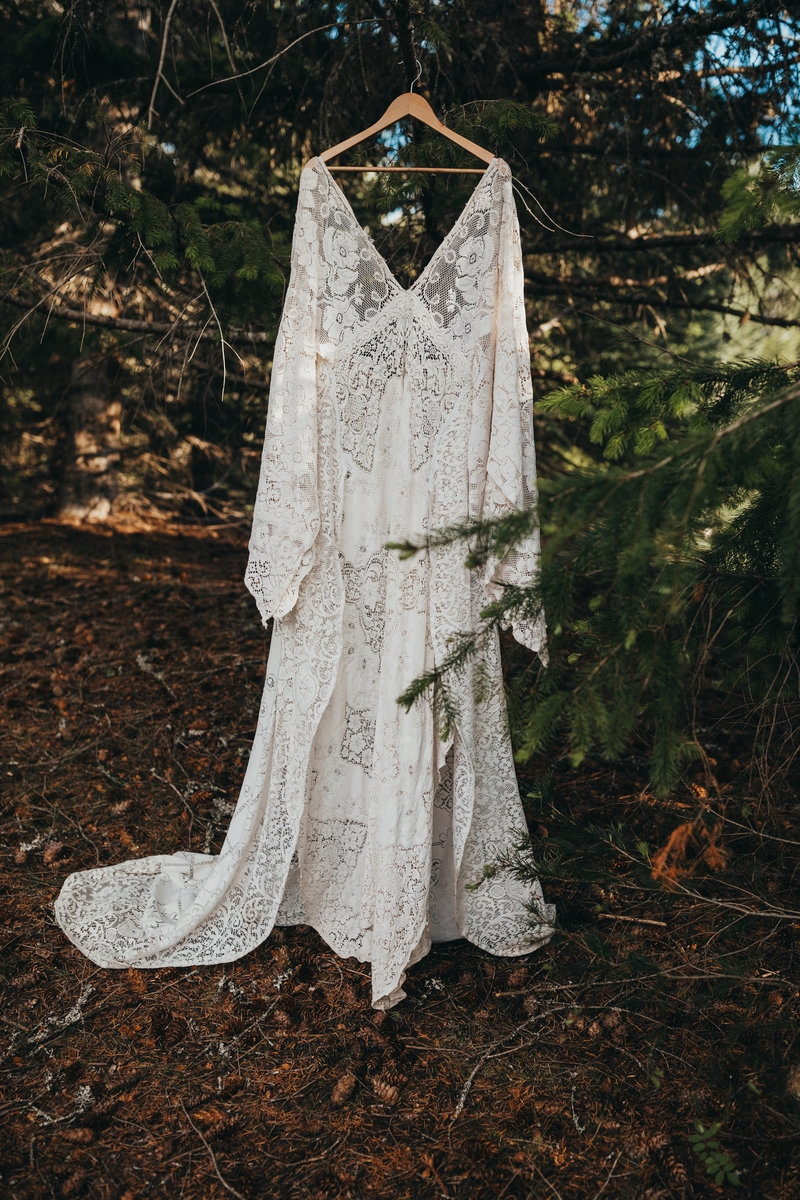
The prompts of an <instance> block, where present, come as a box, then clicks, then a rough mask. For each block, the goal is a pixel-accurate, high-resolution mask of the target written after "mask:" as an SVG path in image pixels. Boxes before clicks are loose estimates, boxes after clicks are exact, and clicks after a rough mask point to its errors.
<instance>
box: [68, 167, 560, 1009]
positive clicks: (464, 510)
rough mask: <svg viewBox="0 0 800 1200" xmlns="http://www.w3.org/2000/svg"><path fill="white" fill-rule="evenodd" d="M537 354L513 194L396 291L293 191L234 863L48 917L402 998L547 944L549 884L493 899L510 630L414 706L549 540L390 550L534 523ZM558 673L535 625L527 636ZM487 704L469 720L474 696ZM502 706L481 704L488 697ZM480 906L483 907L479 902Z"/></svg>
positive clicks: (80, 936) (91, 897) (313, 175)
mask: <svg viewBox="0 0 800 1200" xmlns="http://www.w3.org/2000/svg"><path fill="white" fill-rule="evenodd" d="M532 409H533V401H532V387H531V375H530V353H529V345H528V334H527V328H526V320H525V309H524V295H523V273H522V255H521V246H520V235H519V222H518V218H517V212H516V206H515V201H514V195H513V191H512V180H511V172H510V169H509V166H508V164H507V163H506V162H505V161H504V160H503V159H502V158H497V157H495V158H493V159H492V161H491V163H490V164H489V165H488V167H487V168H486V170H485V171H484V172H483V174H482V175H481V177H480V180H479V181H478V183H477V185H476V187H475V189H474V191H473V192H472V194H471V196H470V198H469V200H468V201H467V203H466V205H465V207H464V209H463V210H462V212H461V214H460V216H459V218H458V220H457V221H456V223H455V225H454V226H453V227H452V229H451V230H450V232H449V233H448V234H447V236H446V237H445V238H444V240H443V241H442V242H441V244H440V245H439V246H438V248H437V250H436V252H435V253H434V255H433V257H432V258H431V259H430V261H429V262H428V263H427V265H426V266H425V268H424V269H423V270H422V273H421V274H420V275H419V276H418V278H417V279H416V280H415V282H414V283H413V284H412V285H411V287H409V288H403V287H401V286H400V284H399V283H398V282H397V280H396V279H395V277H394V275H393V274H392V272H391V271H390V270H389V267H388V265H387V264H386V262H385V261H384V259H383V258H382V256H381V255H380V254H379V253H378V251H377V249H376V247H375V245H374V244H373V241H372V239H371V237H370V235H369V234H368V232H367V230H365V229H364V228H363V227H362V226H361V225H360V224H359V223H358V221H357V219H356V217H355V214H354V211H353V209H352V207H351V206H350V203H349V201H348V200H347V198H346V197H345V195H344V193H343V191H342V190H341V188H340V187H339V185H338V184H337V183H336V181H335V180H334V178H333V176H332V174H331V173H330V171H329V170H328V168H327V166H326V165H325V163H324V162H323V160H322V159H321V158H320V157H314V158H311V159H310V160H309V161H308V162H307V163H306V165H305V166H304V167H303V169H302V171H301V175H300V182H299V189H298V199H297V212H296V219H295V227H294V233H293V242H292V254H291V273H290V278H289V284H288V288H287V293H286V297H285V302H284V308H283V311H282V315H281V321H280V325H279V330H278V335H277V340H276V345H275V352H274V360H273V367H272V375H271V379H270V393H269V405H268V412H267V420H266V436H265V441H264V447H263V454H262V461H261V472H260V479H259V484H258V489H257V494H256V499H255V507H254V513H253V522H252V532H251V536H250V541H249V557H248V562H247V568H246V573H245V584H246V586H247V588H248V590H249V591H250V592H251V593H252V595H253V597H254V599H255V601H256V603H257V606H258V610H259V612H260V615H261V618H262V620H263V623H264V624H265V625H266V624H267V622H268V621H269V620H270V618H274V621H273V630H272V638H271V643H270V649H269V657H268V661H267V668H266V678H265V681H264V690H263V694H262V699H261V704H260V710H259V714H258V723H257V727H256V731H255V735H254V739H253V745H252V751H251V755H250V759H249V762H248V764H247V767H246V770H245V775H244V779H243V782H242V785H241V790H240V792H239V797H238V801H237V803H236V806H235V810H234V812H233V815H232V817H231V822H230V826H229V828H228V831H227V834H226V837H225V841H224V844H223V846H222V848H221V850H220V852H219V853H218V854H201V853H196V852H193V851H189V850H180V851H178V852H177V853H172V854H159V855H154V856H151V857H146V858H141V859H134V860H130V861H126V862H119V863H115V864H111V865H108V866H104V867H99V868H94V869H89V870H83V871H77V872H74V873H73V874H71V875H69V876H68V877H67V878H66V879H65V881H64V884H63V886H62V889H61V892H60V894H59V896H58V897H57V899H56V902H55V916H56V920H57V922H58V924H59V926H60V927H61V929H62V930H63V931H64V933H65V934H66V935H67V936H68V937H69V938H70V939H71V941H72V942H73V943H74V944H75V945H76V946H77V947H78V948H79V949H80V950H81V951H82V952H83V953H84V954H85V955H86V956H87V957H88V958H90V959H91V960H92V961H93V962H95V963H97V964H98V965H100V966H104V967H153V968H155V967H171V966H192V965H197V964H207V963H222V962H230V961H233V960H235V959H237V958H240V957H241V956H242V955H245V954H247V953H248V952H249V951H251V950H253V949H254V948H255V947H256V946H258V945H259V944H260V943H261V942H263V941H264V940H265V939H266V938H267V937H268V935H269V933H270V932H271V930H272V929H273V927H274V926H275V925H291V924H295V923H301V922H302V923H305V924H309V925H311V926H313V928H314V929H316V930H317V931H318V932H319V934H320V935H321V936H322V938H323V939H324V940H325V941H326V942H327V943H328V945H329V946H331V948H332V949H333V950H334V951H335V952H336V953H337V954H339V955H341V956H343V957H347V956H351V955H352V956H355V958H357V959H359V960H361V961H363V962H369V963H371V964H372V1004H373V1007H374V1008H390V1007H392V1006H393V1005H395V1004H397V1003H398V1002H399V1001H400V1000H402V999H403V998H404V997H405V995H406V993H405V991H404V990H403V987H402V985H403V982H404V980H405V978H406V970H407V968H408V967H409V966H410V965H411V964H412V963H415V962H417V961H418V960H419V959H420V958H422V957H423V956H424V955H425V954H427V953H428V951H429V949H430V946H431V943H432V942H435V941H447V940H452V939H457V938H466V939H468V940H469V941H470V942H472V943H474V944H475V945H477V946H479V947H482V948H483V949H484V950H486V951H488V952H489V953H491V954H495V955H521V954H526V953H529V952H530V951H531V950H534V949H536V948H537V947H540V946H542V945H543V944H544V943H546V942H547V941H548V940H549V939H550V938H551V937H552V935H553V931H554V918H555V905H553V904H546V903H545V902H544V899H543V895H542V888H541V885H540V883H539V882H538V881H536V882H535V883H534V884H530V883H523V882H521V881H519V880H516V879H514V878H513V876H512V875H511V873H510V872H509V871H507V870H506V869H499V870H497V871H496V872H495V873H494V874H491V873H486V872H484V865H485V864H491V863H492V861H493V859H494V858H495V856H496V855H497V853H498V852H500V851H502V850H505V849H508V848H509V847H510V846H511V845H512V844H513V843H514V842H515V841H517V840H519V839H520V838H521V837H523V836H524V834H525V829H526V826H525V819H524V813H523V809H522V803H521V800H520V795H519V790H518V785H517V780H516V775H515V771H514V761H513V754H512V748H511V742H510V739H509V733H508V717H507V710H506V708H505V702H504V695H503V690H502V671H501V661H500V652H499V638H498V634H497V631H496V630H493V631H492V634H491V636H489V637H488V638H487V639H485V643H484V645H483V648H482V650H481V652H480V653H479V654H478V655H477V656H476V657H475V658H474V659H472V660H470V661H469V662H468V663H467V665H466V666H465V668H464V669H463V670H462V671H461V672H460V674H459V675H457V676H456V677H455V678H453V679H451V680H450V689H451V692H452V694H453V697H454V699H455V701H456V707H457V710H458V715H457V718H456V721H455V725H454V727H453V729H452V731H451V732H450V734H449V735H448V736H447V737H446V738H442V737H441V736H440V730H439V728H438V727H437V722H436V721H435V720H434V718H433V715H432V709H431V704H430V702H429V701H428V702H426V703H423V702H421V701H418V702H417V703H415V704H414V705H412V706H411V708H410V709H406V708H405V707H404V706H403V705H401V704H399V703H398V702H397V697H398V696H399V695H400V693H401V692H403V691H404V690H405V689H406V687H407V686H408V685H409V683H410V682H411V681H412V680H413V679H415V678H416V677H417V676H418V675H420V674H421V673H422V672H424V671H428V670H430V669H431V668H432V667H433V666H434V665H435V664H438V663H440V662H441V661H442V659H443V658H444V657H445V656H446V655H447V653H448V651H449V650H450V649H451V646H450V644H449V639H450V638H451V637H452V636H453V635H456V634H458V633H459V632H462V631H468V630H470V629H476V628H478V627H479V625H480V624H481V620H480V617H479V614H480V611H481V609H483V608H485V606H486V605H487V604H488V603H489V602H490V601H491V600H493V599H495V598H497V597H498V596H499V595H500V594H501V591H502V584H503V583H514V584H519V585H524V584H526V583H529V582H530V581H531V580H533V579H534V578H535V577H536V575H537V572H538V567H539V536H538V531H536V532H533V533H531V534H530V535H529V536H528V537H527V538H526V539H525V541H524V542H523V543H522V544H521V545H519V546H518V547H516V548H514V549H513V550H511V551H509V552H508V553H507V554H506V555H505V556H504V557H503V558H502V559H501V560H500V561H498V560H497V558H496V557H494V558H492V559H491V560H490V561H489V562H487V563H486V565H485V567H484V568H482V569H472V570H470V569H468V568H467V567H465V565H464V558H465V557H466V552H467V548H466V547H465V545H464V544H463V543H461V544H460V545H459V544H456V545H450V546H435V545H434V546H430V547H428V548H427V549H426V550H425V551H423V552H421V553H418V554H417V555H412V556H411V557H408V558H405V559H402V558H400V557H399V555H398V554H397V552H396V551H395V550H390V549H386V548H385V543H386V542H387V541H393V540H394V541H397V540H403V539H406V538H412V539H413V538H414V537H415V536H416V535H422V534H424V533H425V532H426V531H429V530H435V529H440V528H443V527H444V526H446V525H449V524H452V523H453V522H455V521H459V520H463V519H465V518H473V517H477V516H481V515H483V516H484V517H493V516H499V515H501V514H504V513H508V512H512V511H514V510H516V509H520V508H525V507H529V506H531V505H534V504H535V503H536V501H537V490H536V463H535V452H534V440H533V417H532ZM511 628H512V630H513V635H514V637H515V638H516V639H517V640H518V641H519V642H521V643H522V644H524V645H525V646H527V647H528V648H529V649H530V650H531V651H534V652H536V653H537V654H538V655H539V656H540V658H541V659H542V661H543V662H545V661H546V655H547V650H546V631H545V621H544V614H543V613H540V614H539V616H538V617H537V618H536V619H535V620H532V621H526V622H521V621H520V622H517V623H512V625H511ZM478 670H481V671H482V673H483V675H484V677H485V679H488V680H489V681H491V682H493V684H494V686H493V687H491V688H489V689H488V694H485V695H484V696H480V695H478V696H477V698H476V692H475V688H474V684H475V682H476V672H477V671H478ZM486 691H487V689H486V688H484V692H486ZM467 885H478V886H472V887H469V886H467Z"/></svg>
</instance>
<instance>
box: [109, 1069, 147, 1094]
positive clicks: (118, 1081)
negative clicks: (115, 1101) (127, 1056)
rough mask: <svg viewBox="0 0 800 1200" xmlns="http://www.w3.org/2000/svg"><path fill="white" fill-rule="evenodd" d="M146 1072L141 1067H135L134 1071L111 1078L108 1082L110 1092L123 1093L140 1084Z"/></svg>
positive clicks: (117, 1074)
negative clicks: (126, 1089)
mask: <svg viewBox="0 0 800 1200" xmlns="http://www.w3.org/2000/svg"><path fill="white" fill-rule="evenodd" d="M144 1074H145V1071H144V1070H143V1069H142V1068H141V1067H134V1068H133V1070H131V1071H127V1072H126V1073H125V1074H120V1073H119V1072H117V1073H116V1074H114V1075H112V1076H110V1078H109V1081H108V1090H109V1091H110V1092H121V1091H124V1089H125V1088H129V1087H133V1085H134V1084H135V1083H138V1082H139V1080H140V1079H141V1078H142V1076H143V1075H144Z"/></svg>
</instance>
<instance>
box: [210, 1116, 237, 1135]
mask: <svg viewBox="0 0 800 1200" xmlns="http://www.w3.org/2000/svg"><path fill="white" fill-rule="evenodd" d="M241 1119H242V1118H241V1117H239V1116H236V1115H231V1116H228V1117H222V1118H221V1119H220V1120H219V1121H214V1123H213V1124H212V1125H209V1126H207V1128H206V1137H207V1138H209V1139H210V1138H220V1137H224V1136H225V1135H226V1134H228V1133H230V1132H231V1131H232V1130H234V1129H236V1127H237V1126H238V1125H239V1124H240V1123H241Z"/></svg>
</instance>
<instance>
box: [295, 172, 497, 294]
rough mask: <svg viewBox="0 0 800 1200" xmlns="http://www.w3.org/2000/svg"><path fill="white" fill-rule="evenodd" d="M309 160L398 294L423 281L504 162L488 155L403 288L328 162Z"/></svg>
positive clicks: (415, 286) (414, 289) (413, 287)
mask: <svg viewBox="0 0 800 1200" xmlns="http://www.w3.org/2000/svg"><path fill="white" fill-rule="evenodd" d="M312 163H313V164H315V165H316V164H318V165H319V166H320V167H321V168H322V171H323V174H324V175H325V176H326V177H327V179H328V180H329V182H330V185H331V190H332V191H333V192H334V194H335V195H337V196H338V197H339V198H340V201H341V203H342V204H343V205H344V208H345V212H346V214H347V216H348V217H349V218H350V220H351V222H352V224H353V225H354V226H355V228H356V230H357V231H358V233H359V235H360V236H361V237H362V238H363V239H364V241H365V242H367V244H368V245H369V248H370V249H371V250H372V252H373V254H374V255H375V256H376V258H377V259H378V261H379V263H380V265H381V268H382V269H383V271H384V273H385V275H386V277H387V279H388V281H389V283H390V284H391V286H392V287H393V288H394V289H395V290H396V291H397V292H400V293H401V294H402V295H405V296H410V295H413V293H414V292H415V291H416V290H417V288H418V287H419V286H420V285H421V284H422V283H423V281H424V280H425V279H426V277H427V276H428V274H429V273H430V271H431V270H432V269H433V266H434V264H435V263H436V261H437V260H438V258H439V255H440V254H442V253H443V251H444V247H445V246H446V245H447V243H448V242H449V241H450V239H451V237H452V236H453V234H454V233H455V232H456V230H457V229H458V228H459V227H460V225H461V222H462V221H463V220H464V217H465V216H466V214H467V213H468V211H469V209H470V208H471V207H472V204H473V201H474V200H475V197H476V196H477V195H478V193H479V192H480V191H481V189H482V187H483V185H484V183H485V182H486V180H487V179H488V178H489V176H490V175H491V173H492V172H494V171H495V170H496V169H497V168H498V166H500V165H501V164H505V160H504V159H502V158H500V157H498V156H497V155H495V156H494V157H493V158H492V161H491V162H490V163H489V164H488V166H487V167H486V170H485V171H484V172H483V173H482V174H481V177H480V179H479V180H478V182H477V183H476V184H475V187H474V188H473V189H472V191H471V192H470V195H469V198H468V199H467V201H466V203H465V204H464V207H463V208H462V210H461V212H460V213H459V215H458V217H457V218H456V220H455V222H454V223H453V225H452V226H451V227H450V229H449V230H448V231H447V233H446V234H445V235H444V237H443V238H442V240H441V241H440V242H439V245H438V246H437V247H436V249H435V250H434V252H433V254H432V255H431V257H430V258H429V259H428V261H427V262H426V264H425V266H424V267H423V268H422V270H421V271H420V273H419V275H418V276H417V278H416V279H415V280H414V282H413V283H412V284H411V285H410V286H409V287H407V288H404V287H403V286H402V284H401V283H400V282H399V280H398V279H397V276H396V275H395V273H394V271H392V269H391V267H390V266H389V264H388V263H387V261H386V259H385V258H384V257H383V255H382V254H381V252H380V250H378V247H377V246H376V245H375V243H374V242H373V240H372V238H371V237H370V235H369V234H368V233H367V231H366V229H365V228H364V226H363V225H362V224H361V222H360V221H359V220H358V217H357V216H356V214H355V210H354V209H353V206H352V204H351V203H350V201H349V200H348V198H347V196H346V195H345V193H344V192H343V191H342V189H341V187H340V186H339V184H338V183H337V182H336V180H335V179H334V177H333V175H332V174H331V171H330V170H329V169H328V164H327V163H326V162H325V160H324V159H323V158H322V157H321V156H320V155H319V154H318V155H316V156H315V157H314V158H313V159H311V160H310V162H309V164H308V165H309V166H310V165H312Z"/></svg>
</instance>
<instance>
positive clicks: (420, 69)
mask: <svg viewBox="0 0 800 1200" xmlns="http://www.w3.org/2000/svg"><path fill="white" fill-rule="evenodd" d="M414 62H415V63H416V64H417V77H416V79H415V80H414V81H413V82H412V84H411V87H410V88H409V89H408V90H409V91H410V92H413V90H414V84H415V83H419V81H420V79H421V78H422V63H421V62H420V61H419V59H418V58H415V59H414Z"/></svg>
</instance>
